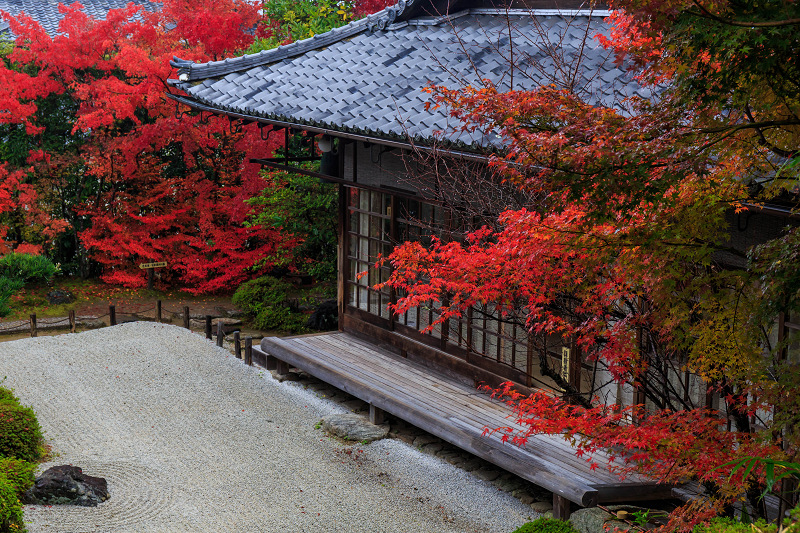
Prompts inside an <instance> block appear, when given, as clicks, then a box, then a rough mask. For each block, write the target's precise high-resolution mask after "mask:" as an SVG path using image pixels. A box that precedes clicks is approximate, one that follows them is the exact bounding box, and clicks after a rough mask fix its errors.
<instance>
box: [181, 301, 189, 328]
mask: <svg viewBox="0 0 800 533" xmlns="http://www.w3.org/2000/svg"><path fill="white" fill-rule="evenodd" d="M183 327H185V328H186V329H190V328H189V306H188V305H187V306H186V307H184V308H183Z"/></svg>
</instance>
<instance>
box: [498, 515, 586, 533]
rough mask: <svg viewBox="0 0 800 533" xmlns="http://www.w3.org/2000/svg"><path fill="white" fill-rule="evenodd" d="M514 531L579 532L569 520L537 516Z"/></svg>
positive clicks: (533, 532)
mask: <svg viewBox="0 0 800 533" xmlns="http://www.w3.org/2000/svg"><path fill="white" fill-rule="evenodd" d="M512 533H578V532H577V530H576V529H575V528H574V527H572V525H571V524H570V523H569V522H564V521H563V520H556V519H555V518H537V519H536V520H534V521H533V522H527V523H525V524H522V525H521V526H519V527H518V528H517V529H515V530H514V531H513V532H512Z"/></svg>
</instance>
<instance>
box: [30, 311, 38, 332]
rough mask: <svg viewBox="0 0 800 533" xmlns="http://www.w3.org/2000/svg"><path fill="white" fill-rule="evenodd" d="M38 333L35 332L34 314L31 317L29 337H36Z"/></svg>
mask: <svg viewBox="0 0 800 533" xmlns="http://www.w3.org/2000/svg"><path fill="white" fill-rule="evenodd" d="M37 335H38V332H37V331H36V313H34V314H32V315H31V337H36V336H37Z"/></svg>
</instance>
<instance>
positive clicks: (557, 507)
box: [553, 493, 571, 520]
mask: <svg viewBox="0 0 800 533" xmlns="http://www.w3.org/2000/svg"><path fill="white" fill-rule="evenodd" d="M570 503H571V502H570V501H569V500H568V499H566V498H565V497H563V496H559V495H558V494H556V493H553V518H556V519H558V520H567V519H569V515H570V511H571V509H570Z"/></svg>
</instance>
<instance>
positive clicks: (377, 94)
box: [171, 2, 649, 146]
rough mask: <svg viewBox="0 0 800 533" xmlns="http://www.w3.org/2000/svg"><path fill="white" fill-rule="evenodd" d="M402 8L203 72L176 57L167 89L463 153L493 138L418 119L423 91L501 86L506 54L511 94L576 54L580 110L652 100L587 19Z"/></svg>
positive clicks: (438, 115)
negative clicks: (585, 105)
mask: <svg viewBox="0 0 800 533" xmlns="http://www.w3.org/2000/svg"><path fill="white" fill-rule="evenodd" d="M410 3H411V2H403V3H402V4H398V5H396V6H394V7H393V8H388V9H387V10H384V11H382V12H380V13H378V14H376V15H373V16H371V17H368V18H366V19H362V20H359V21H357V22H354V23H351V24H349V25H348V26H345V27H342V28H339V29H336V30H333V31H331V32H328V33H326V34H322V35H318V36H315V37H314V38H312V39H307V40H305V41H300V42H298V43H294V44H291V45H288V46H282V47H279V48H277V49H274V50H270V51H266V52H261V53H259V54H254V55H250V56H244V57H241V58H235V59H229V60H226V61H220V62H213V63H205V64H194V63H191V62H186V61H182V60H180V59H177V58H176V60H175V61H173V63H172V64H173V66H176V67H178V69H179V71H178V72H179V78H180V80H171V83H172V84H173V85H175V86H176V87H177V88H179V89H181V90H182V91H183V92H184V93H185V96H186V97H188V99H190V100H191V101H193V103H195V104H200V105H201V106H206V107H208V108H213V109H216V110H220V111H223V112H228V113H234V114H240V115H247V116H252V117H258V118H260V119H263V120H267V121H270V120H272V121H276V122H279V121H283V122H291V123H298V124H304V125H309V126H314V127H318V128H325V129H330V130H335V131H340V132H351V133H357V134H362V135H368V136H371V137H377V138H386V139H406V138H408V137H411V138H415V139H417V140H431V139H432V138H434V137H435V136H436V134H437V132H440V131H441V132H446V133H445V134H444V138H445V139H446V140H447V141H449V142H450V143H454V144H456V145H461V146H475V145H484V146H485V145H493V144H495V141H494V139H493V138H491V137H490V138H475V137H473V136H472V135H471V134H468V133H465V132H461V131H458V126H460V124H458V121H456V120H455V119H452V118H449V117H448V116H447V112H446V110H444V109H438V110H431V111H426V110H425V103H426V102H428V101H430V95H428V94H426V93H424V92H423V91H422V89H423V88H425V87H426V86H427V85H429V84H430V83H436V84H443V85H448V86H452V87H455V86H457V85H458V84H459V82H466V83H470V84H473V85H477V84H479V83H480V80H481V79H486V78H488V79H491V80H492V81H493V82H494V83H496V84H497V85H498V86H499V87H500V88H501V89H508V88H509V87H510V83H511V82H512V72H511V70H512V69H510V67H509V65H510V61H511V59H510V58H512V57H513V63H514V65H515V68H514V69H513V86H514V88H515V89H532V88H536V87H540V86H542V85H549V84H551V83H556V84H558V83H559V81H558V78H559V77H560V76H559V74H561V73H564V72H566V71H568V70H569V69H570V66H571V65H574V63H575V62H576V59H577V58H578V57H579V56H580V55H581V54H582V62H581V67H580V68H579V69H578V75H577V77H576V79H575V83H574V84H573V89H574V90H575V91H576V92H578V93H580V94H582V95H583V96H584V97H585V98H586V99H587V101H589V102H591V103H593V104H596V105H613V104H614V102H616V101H618V100H619V99H620V97H624V96H629V95H632V94H635V93H639V94H641V95H642V96H645V97H646V96H648V95H649V94H647V93H644V92H642V89H641V88H640V87H639V86H638V85H637V84H636V83H634V82H633V81H632V80H631V79H630V77H629V75H628V74H627V73H625V72H624V71H622V70H620V69H618V68H616V67H615V66H614V64H613V57H612V56H611V54H610V52H608V51H607V50H604V49H603V48H602V47H601V46H600V45H599V43H598V42H597V40H596V39H594V38H593V36H594V35H596V34H598V33H601V32H604V31H607V27H606V25H605V23H604V22H603V18H602V17H600V16H597V14H596V13H595V14H591V15H590V14H588V13H584V12H571V13H564V12H560V13H559V12H556V11H533V12H531V11H511V12H509V14H508V16H506V14H507V12H506V11H498V10H490V9H472V10H467V11H463V12H460V13H455V14H453V15H450V17H439V18H436V17H428V16H424V17H419V16H417V17H414V18H411V19H410V20H404V19H403V15H404V13H405V12H407V11H408V7H407V6H408V4H410ZM603 14H605V13H603ZM509 28H510V32H509ZM509 33H510V34H511V39H509ZM586 35H588V36H589V37H590V38H589V40H588V42H586V44H585V45H584V36H586ZM509 42H511V43H513V46H509Z"/></svg>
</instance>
